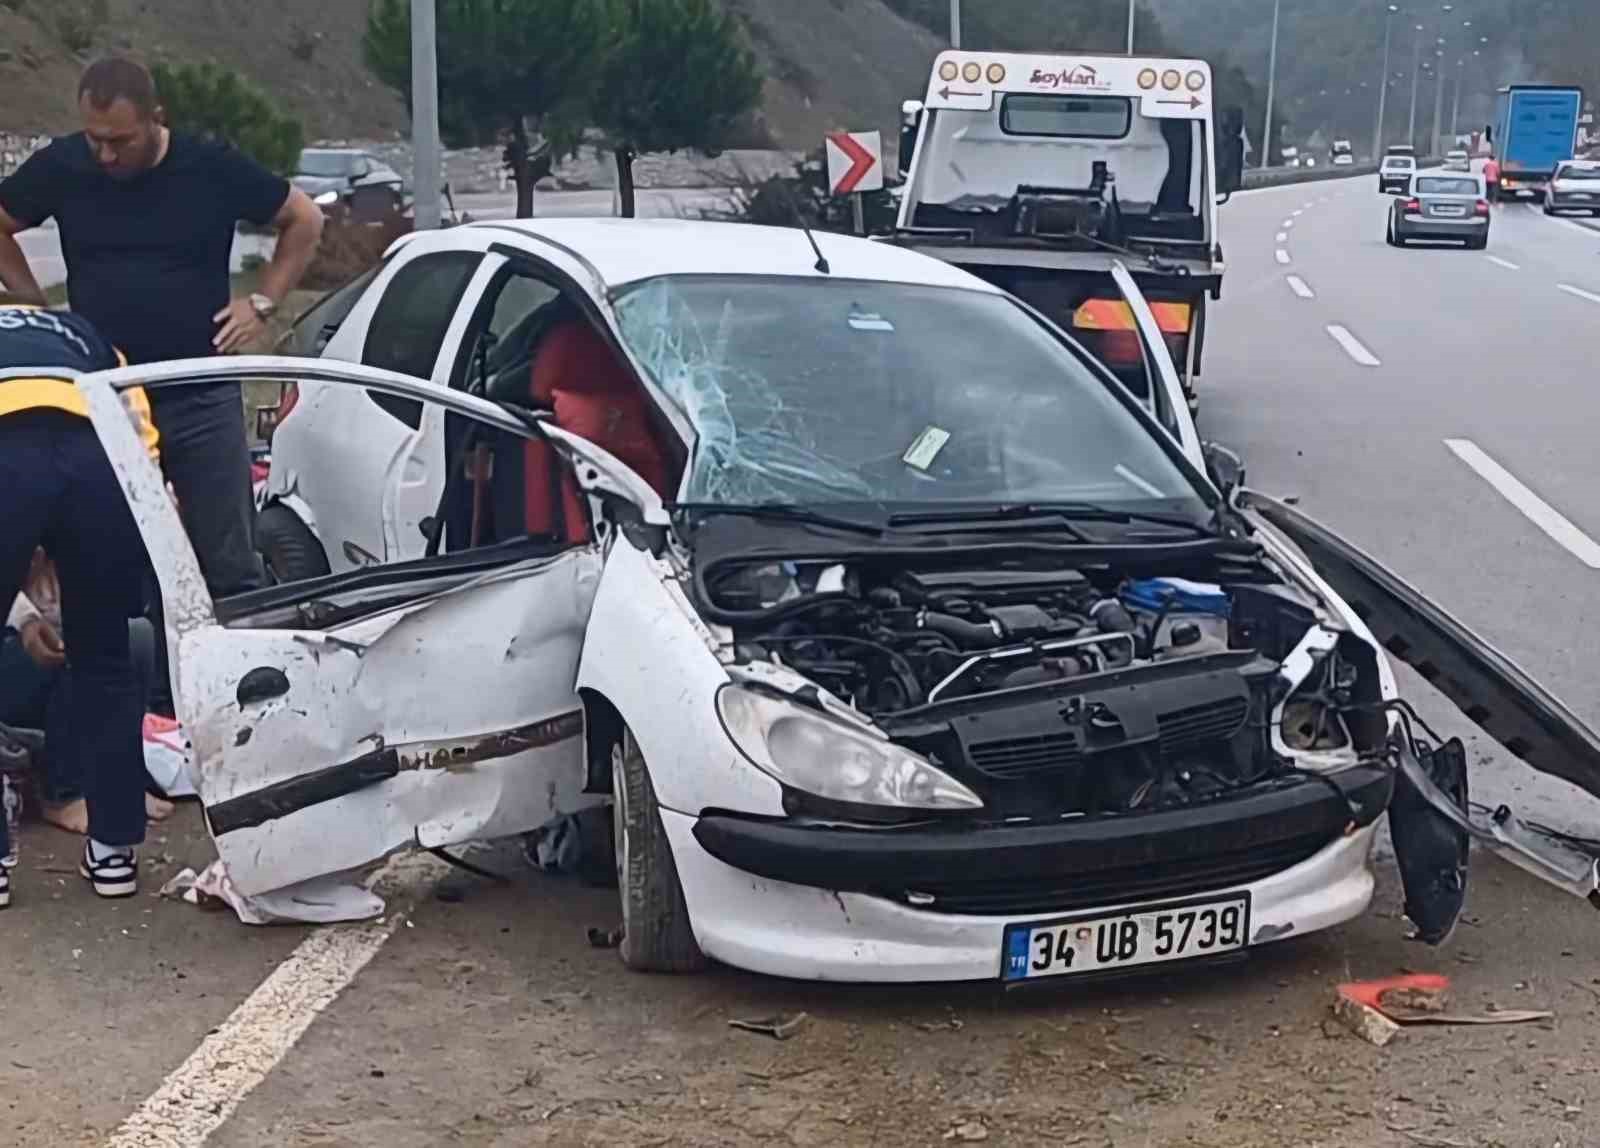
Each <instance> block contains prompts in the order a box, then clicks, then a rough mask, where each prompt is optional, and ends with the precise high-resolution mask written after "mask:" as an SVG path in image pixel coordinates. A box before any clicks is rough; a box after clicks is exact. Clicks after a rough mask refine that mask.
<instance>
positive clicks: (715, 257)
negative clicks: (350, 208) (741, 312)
mask: <svg viewBox="0 0 1600 1148" xmlns="http://www.w3.org/2000/svg"><path fill="white" fill-rule="evenodd" d="M466 229H493V230H496V231H500V232H503V233H505V240H506V241H507V242H511V243H515V242H516V240H515V238H514V236H518V235H520V236H521V237H523V239H524V241H525V243H526V245H527V247H528V250H530V251H534V252H536V251H537V250H538V247H539V246H540V245H541V244H548V245H550V246H554V247H558V248H565V249H567V250H568V251H569V252H571V253H573V254H576V255H578V256H579V257H581V258H582V259H583V260H585V261H586V262H587V263H588V264H589V265H590V266H591V267H592V268H593V269H594V271H595V273H596V274H597V275H598V276H599V277H600V279H601V280H602V281H604V283H605V284H606V286H607V287H612V288H614V287H621V286H624V285H626V284H629V283H637V282H640V281H641V280H645V279H654V278H656V277H657V276H661V275H749V276H782V277H801V278H820V277H822V273H821V272H819V271H818V270H816V266H815V265H816V262H817V257H816V254H815V252H813V251H812V250H811V244H810V243H808V242H807V241H806V237H805V233H804V232H802V231H801V230H800V229H799V228H794V227H766V226H760V225H757V224H749V223H731V222H714V221H711V220H691V219H618V218H614V217H595V218H584V219H577V218H572V219H516V220H495V221H492V222H487V221H486V222H483V223H471V224H467V225H466ZM451 230H452V231H454V230H458V229H456V228H452V229H451ZM812 235H813V237H814V238H815V239H816V241H817V245H818V246H819V247H820V248H821V249H822V254H823V255H824V256H825V257H826V259H827V261H828V273H829V277H831V278H834V279H865V280H877V281H879V282H885V283H913V284H922V285H926V286H930V287H958V288H966V289H968V290H974V291H984V292H989V293H998V288H995V287H992V286H990V285H989V284H988V283H985V282H984V281H983V280H981V279H979V278H977V277H976V276H975V275H971V274H968V273H967V272H965V271H962V270H961V269H960V268H958V267H955V266H953V265H951V264H949V263H945V262H943V261H941V260H938V259H934V258H932V257H930V256H926V255H919V254H917V253H916V252H914V251H908V250H906V249H904V248H901V247H896V246H894V245H892V244H888V243H877V242H873V241H871V240H867V239H857V238H855V237H853V236H848V235H836V234H833V233H831V232H825V231H813V232H812ZM518 245H519V246H521V245H522V244H518Z"/></svg>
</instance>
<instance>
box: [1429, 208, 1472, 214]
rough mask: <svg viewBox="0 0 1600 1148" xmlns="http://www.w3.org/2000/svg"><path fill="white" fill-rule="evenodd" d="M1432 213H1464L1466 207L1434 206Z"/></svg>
mask: <svg viewBox="0 0 1600 1148" xmlns="http://www.w3.org/2000/svg"><path fill="white" fill-rule="evenodd" d="M1433 213H1434V214H1435V215H1465V214H1466V213H1467V209H1466V208H1464V207H1436V208H1434V209H1433Z"/></svg>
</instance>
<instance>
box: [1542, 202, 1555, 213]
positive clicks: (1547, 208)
mask: <svg viewBox="0 0 1600 1148" xmlns="http://www.w3.org/2000/svg"><path fill="white" fill-rule="evenodd" d="M1544 213H1545V214H1546V215H1554V214H1555V213H1556V209H1555V208H1553V207H1551V206H1550V205H1549V204H1548V203H1547V204H1545V205H1544Z"/></svg>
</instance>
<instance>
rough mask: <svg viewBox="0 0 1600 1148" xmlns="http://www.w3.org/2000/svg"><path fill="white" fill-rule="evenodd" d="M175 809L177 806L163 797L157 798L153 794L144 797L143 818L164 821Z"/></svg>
mask: <svg viewBox="0 0 1600 1148" xmlns="http://www.w3.org/2000/svg"><path fill="white" fill-rule="evenodd" d="M176 808H177V806H175V805H173V804H172V802H170V801H168V800H167V799H166V798H164V797H157V796H156V795H155V794H153V793H146V794H145V795H144V812H145V816H146V817H148V818H149V819H150V820H151V821H165V820H166V819H167V818H169V817H171V816H172V811H173V810H174V809H176Z"/></svg>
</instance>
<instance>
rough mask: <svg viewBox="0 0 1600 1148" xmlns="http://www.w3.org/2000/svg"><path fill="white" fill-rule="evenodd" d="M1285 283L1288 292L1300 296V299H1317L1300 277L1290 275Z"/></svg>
mask: <svg viewBox="0 0 1600 1148" xmlns="http://www.w3.org/2000/svg"><path fill="white" fill-rule="evenodd" d="M1286 281H1287V282H1288V284H1289V290H1291V291H1293V292H1294V293H1295V294H1296V295H1298V296H1300V298H1302V299H1315V298H1316V297H1317V293H1316V292H1315V291H1313V290H1312V289H1311V288H1310V286H1309V285H1307V283H1306V281H1305V280H1304V279H1302V278H1300V276H1298V275H1290V276H1289V277H1288V279H1287V280H1286Z"/></svg>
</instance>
